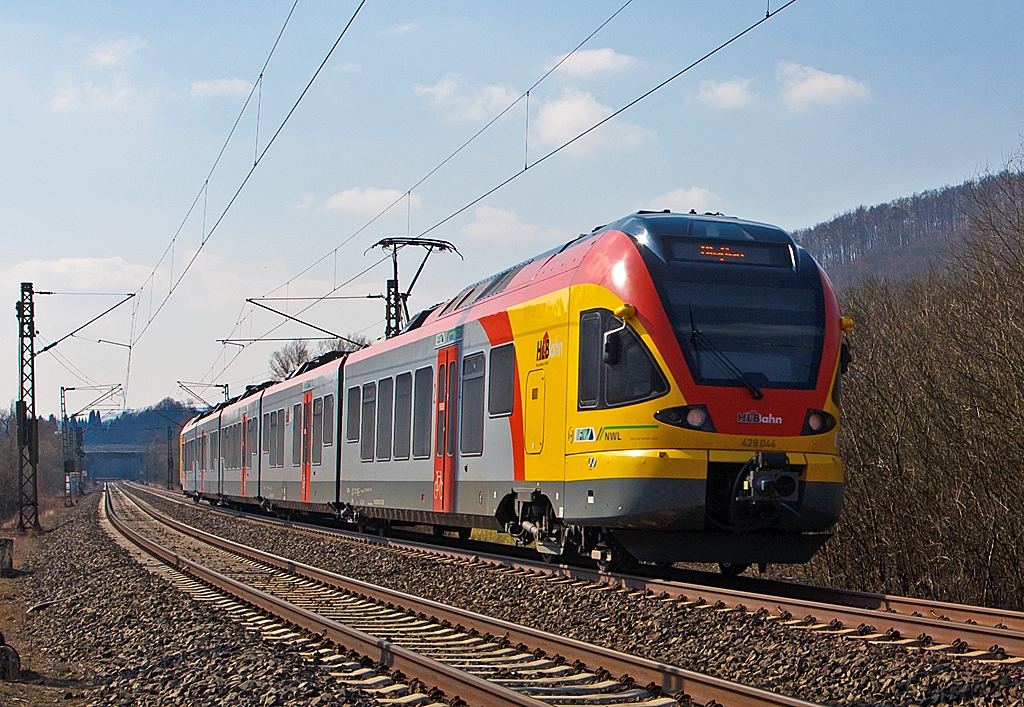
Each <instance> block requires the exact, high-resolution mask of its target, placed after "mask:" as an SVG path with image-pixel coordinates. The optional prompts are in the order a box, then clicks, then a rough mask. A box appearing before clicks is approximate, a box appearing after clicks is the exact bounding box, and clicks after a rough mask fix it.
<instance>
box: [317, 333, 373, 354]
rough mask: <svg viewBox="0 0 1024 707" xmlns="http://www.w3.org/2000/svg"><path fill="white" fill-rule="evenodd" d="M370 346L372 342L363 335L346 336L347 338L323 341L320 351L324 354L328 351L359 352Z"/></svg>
mask: <svg viewBox="0 0 1024 707" xmlns="http://www.w3.org/2000/svg"><path fill="white" fill-rule="evenodd" d="M369 345H370V340H369V339H368V338H366V337H365V336H363V335H362V334H345V338H340V337H339V338H337V339H327V340H326V341H321V342H320V346H319V351H320V353H322V354H325V353H327V352H328V351H358V350H359V349H361V348H365V347H367V346H369Z"/></svg>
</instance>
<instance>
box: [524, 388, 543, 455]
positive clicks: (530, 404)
mask: <svg viewBox="0 0 1024 707" xmlns="http://www.w3.org/2000/svg"><path fill="white" fill-rule="evenodd" d="M544 387H545V378H544V371H543V370H536V371H530V372H529V373H527V374H526V412H525V414H524V416H523V417H524V418H525V419H524V424H525V427H526V430H525V432H524V434H523V436H524V437H525V441H526V453H527V454H540V453H541V451H542V450H543V449H544Z"/></svg>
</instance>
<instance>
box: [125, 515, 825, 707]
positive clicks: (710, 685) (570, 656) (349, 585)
mask: <svg viewBox="0 0 1024 707" xmlns="http://www.w3.org/2000/svg"><path fill="white" fill-rule="evenodd" d="M137 505H138V507H139V508H140V509H142V510H143V511H144V512H145V513H146V514H148V515H149V516H150V517H151V518H153V519H154V520H156V521H158V522H159V523H162V524H164V525H166V526H168V527H170V528H172V529H174V530H177V531H178V532H180V533H183V534H185V535H188V536H190V537H193V538H195V539H198V540H201V541H203V542H206V543H208V544H210V545H213V546H214V547H218V548H220V549H222V550H225V551H228V552H231V553H234V554H237V555H240V556H242V557H246V558H248V559H250V560H255V561H257V562H262V563H264V564H267V565H270V566H272V567H275V568H277V569H282V570H285V571H288V572H291V573H294V574H296V575H298V576H301V577H305V578H307V579H311V580H314V581H316V582H321V583H323V584H326V585H328V586H331V587H335V588H337V589H342V590H344V591H348V592H351V593H353V594H355V595H357V596H359V597H360V598H368V599H372V600H376V601H379V602H382V603H389V604H394V605H396V606H399V607H401V608H402V609H404V610H406V611H409V612H413V613H417V614H419V613H422V614H426V615H428V616H430V617H432V618H433V619H435V620H437V621H448V622H449V623H451V624H453V625H456V624H459V625H462V626H470V627H473V628H475V629H477V630H478V631H480V632H481V633H490V634H492V635H505V636H506V638H507V640H509V641H510V642H512V643H516V642H519V643H523V644H525V645H527V646H529V647H530V648H532V649H538V648H539V649H541V650H543V651H544V652H545V654H548V655H560V656H562V657H563V658H565V659H566V660H567V661H569V662H573V661H577V660H578V661H580V662H581V663H584V664H586V665H588V666H600V667H601V668H603V669H604V670H607V671H609V672H610V673H612V674H613V675H615V674H617V675H620V676H628V677H631V678H633V680H634V682H635V683H636V684H637V685H638V686H640V685H645V686H652V685H653V686H657V687H658V688H660V689H661V691H662V692H663V693H665V694H673V695H674V694H683V693H685V694H686V695H689V697H690V698H691V700H693V701H694V702H698V703H701V704H707V703H710V702H712V701H714V702H717V703H720V704H723V705H726V706H727V707H731V706H735V707H747V706H748V705H749V706H750V707H754V706H757V705H761V706H763V705H778V706H780V707H783V706H784V707H810V706H811V705H813V704H814V703H811V702H807V701H804V700H801V699H798V698H794V697H789V696H787V695H781V694H777V693H773V692H769V691H767V690H761V689H759V688H755V687H750V686H747V685H742V684H740V683H734V682H730V681H728V680H724V679H721V678H716V677H713V676H710V675H704V674H702V673H697V672H693V671H690V670H685V669H683V668H679V667H677V666H674V665H668V664H665V663H659V662H657V661H654V660H649V659H647V658H641V657H638V656H632V655H628V654H625V653H620V652H618V651H614V650H611V649H609V648H604V647H602V646H595V645H591V644H588V643H584V642H582V641H578V640H575V639H572V638H566V637H564V636H558V635H555V634H550V633H546V632H544V631H540V630H537V629H534V628H530V627H528V626H521V625H519V624H514V623H511V622H509V621H504V620H502V619H496V618H492V617H489V616H484V615H482V614H477V613H475V612H472V611H467V610H465V609H459V608H456V607H452V606H447V605H445V604H441V603H439V602H435V601H432V600H429V599H423V598H420V597H416V596H413V595H410V594H406V593H404V592H398V591H395V590H392V589H387V588H384V587H380V586H377V585H374V584H370V583H368V582H363V581H360V580H357V579H352V578H349V577H344V576H342V575H339V574H335V573H333V572H329V571H327V570H323V569H320V568H318V567H313V566H311V565H307V564H304V563H302V562H298V561H295V560H290V559H288V558H284V557H280V556H278V555H274V554H271V553H268V552H264V551H262V550H257V549H255V548H251V547H248V546H246V545H242V544H240V543H236V542H233V541H231V540H226V539H224V538H220V537H218V536H216V535H213V534H211V533H207V532H205V531H203V530H199V529H198V528H193V527H192V526H189V525H187V524H185V523H182V522H180V521H178V520H175V519H173V518H170V517H168V516H165V515H163V514H162V513H159V512H158V511H156V510H155V509H153V508H151V507H148V505H147V504H137ZM165 552H169V551H165ZM170 554H171V555H172V556H173V557H174V558H175V559H177V558H178V557H179V556H178V555H175V554H174V553H170ZM180 559H182V560H184V558H180ZM185 561H186V562H188V561H187V560H185ZM190 564H193V563H190ZM224 579H227V578H224ZM228 581H231V582H232V583H233V584H237V583H236V582H234V581H233V580H228ZM278 601H280V600H278ZM268 610H269V609H268ZM305 613H307V614H308V613H309V612H305ZM313 616H315V615H313ZM289 620H290V619H289ZM297 625H301V624H297ZM348 630H349V631H351V629H348ZM314 632H319V631H318V630H314ZM357 633H358V632H357ZM367 638H368V639H369V640H370V641H372V644H370V645H367V646H366V647H367V648H368V650H370V651H371V652H372V651H375V650H377V649H378V648H377V647H378V644H380V643H383V642H382V641H379V640H378V639H375V638H373V637H370V636H367ZM332 640H333V639H332ZM346 647H349V646H348V644H346ZM358 650H360V652H364V651H363V650H362V649H358ZM390 650H392V651H397V650H399V648H398V647H397V646H391V648H390ZM388 657H389V656H388V653H387V652H386V651H383V650H382V651H381V662H385V664H387V662H386V659H387V658H388ZM438 665H441V664H438ZM445 667H447V666H445ZM449 670H450V668H449ZM403 672H406V673H407V674H410V675H417V677H420V679H421V680H422V679H424V678H423V676H422V675H418V674H417V671H416V670H415V669H414V668H410V669H409V670H405V669H403ZM442 689H443V688H442ZM462 697H463V699H467V698H466V696H465V695H462ZM485 704H487V703H485ZM512 704H519V703H512ZM530 704H536V701H534V700H531V701H530Z"/></svg>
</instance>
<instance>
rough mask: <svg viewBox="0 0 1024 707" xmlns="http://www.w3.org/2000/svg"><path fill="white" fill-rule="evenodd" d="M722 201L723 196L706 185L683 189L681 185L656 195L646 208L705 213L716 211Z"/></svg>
mask: <svg viewBox="0 0 1024 707" xmlns="http://www.w3.org/2000/svg"><path fill="white" fill-rule="evenodd" d="M721 203H722V198H721V197H720V196H718V195H717V194H715V193H714V192H712V191H711V190H710V189H705V188H704V187H690V188H689V189H683V188H682V187H680V188H678V189H673V190H672V191H670V192H665V193H664V194H662V195H661V196H656V197H654V198H653V199H651V201H650V203H649V204H647V205H646V206H645V208H648V209H655V210H657V209H672V210H673V211H677V212H681V213H685V212H687V211H689V210H690V209H693V210H694V211H696V212H697V213H704V212H705V211H716V210H717V209H718V206H719V205H720V204H721Z"/></svg>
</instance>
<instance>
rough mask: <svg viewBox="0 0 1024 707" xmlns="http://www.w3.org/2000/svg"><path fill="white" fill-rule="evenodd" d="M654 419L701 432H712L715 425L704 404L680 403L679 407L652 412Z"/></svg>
mask: <svg viewBox="0 0 1024 707" xmlns="http://www.w3.org/2000/svg"><path fill="white" fill-rule="evenodd" d="M654 419H655V420H657V421H658V422H664V423H665V424H666V425H672V426H673V427H682V428H683V429H688V430H700V431H701V432H714V431H715V425H714V423H713V422H711V415H710V414H709V413H708V409H707V407H706V406H704V405H681V406H680V407H675V408H667V409H665V410H658V412H656V413H654Z"/></svg>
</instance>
